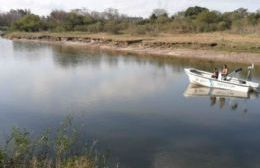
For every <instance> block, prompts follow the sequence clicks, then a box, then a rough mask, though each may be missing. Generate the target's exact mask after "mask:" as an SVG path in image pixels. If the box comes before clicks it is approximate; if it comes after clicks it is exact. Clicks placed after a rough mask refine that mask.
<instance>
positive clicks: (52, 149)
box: [0, 116, 115, 168]
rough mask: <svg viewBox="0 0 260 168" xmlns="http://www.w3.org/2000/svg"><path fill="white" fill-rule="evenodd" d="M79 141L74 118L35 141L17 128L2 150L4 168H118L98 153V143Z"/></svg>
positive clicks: (0, 166)
mask: <svg viewBox="0 0 260 168" xmlns="http://www.w3.org/2000/svg"><path fill="white" fill-rule="evenodd" d="M53 134H54V136H53ZM79 138H80V135H79V132H78V129H76V127H75V126H73V123H72V118H71V117H70V116H69V117H67V118H66V119H65V120H64V121H63V122H62V123H61V125H60V127H59V128H58V129H57V131H55V132H51V131H50V130H46V131H44V132H43V133H42V134H41V135H40V136H39V137H35V138H33V137H32V136H31V135H30V133H29V132H28V131H26V130H23V129H19V128H13V129H12V133H11V135H10V138H8V140H7V141H6V145H5V146H4V147H0V168H4V167H12V168H105V167H106V168H109V167H115V165H114V166H112V164H111V163H108V156H107V155H104V154H100V153H99V152H98V151H97V149H96V143H97V142H96V141H94V142H93V143H82V141H81V140H80V139H79ZM82 144H83V146H82ZM79 145H81V146H79Z"/></svg>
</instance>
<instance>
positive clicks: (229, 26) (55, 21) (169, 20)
mask: <svg viewBox="0 0 260 168" xmlns="http://www.w3.org/2000/svg"><path fill="white" fill-rule="evenodd" d="M259 27H260V11H259V10H258V11H256V12H249V11H248V10H247V9H244V8H240V9H237V10H235V11H232V12H224V13H221V12H218V11H211V10H209V9H207V8H203V7H198V6H195V7H190V8H188V9H187V10H185V11H181V12H178V13H176V14H174V15H172V16H169V14H168V12H167V11H166V10H164V9H155V10H154V11H153V13H152V14H151V16H150V17H149V18H142V17H130V16H126V15H123V14H120V13H119V12H118V10H116V9H107V10H105V11H104V12H96V11H89V10H86V9H76V10H72V11H69V12H65V11H62V10H54V11H52V12H51V13H50V14H49V15H48V16H37V15H35V14H32V13H31V12H30V11H29V10H21V9H19V10H10V11H9V12H6V13H0V28H5V29H6V28H7V29H8V30H10V31H25V32H37V31H49V32H66V31H82V32H88V33H100V32H106V33H112V34H136V35H144V34H149V35H156V34H158V33H199V32H214V31H230V32H233V33H239V34H245V33H260V28H259Z"/></svg>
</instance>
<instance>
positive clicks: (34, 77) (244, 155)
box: [0, 39, 260, 168]
mask: <svg viewBox="0 0 260 168" xmlns="http://www.w3.org/2000/svg"><path fill="white" fill-rule="evenodd" d="M0 51H1V54H0V139H1V141H2V143H3V142H4V140H5V139H6V137H7V135H8V134H9V133H10V129H11V128H12V127H13V126H17V127H19V128H26V129H28V130H30V131H31V132H32V133H33V134H37V133H39V132H40V131H41V130H43V129H46V128H55V127H57V126H58V125H59V123H60V122H61V121H62V120H63V119H64V117H66V116H67V115H69V114H72V115H73V116H74V117H75V120H77V123H78V124H81V125H82V126H83V127H84V129H82V131H83V132H82V134H84V135H86V137H85V138H90V139H97V140H98V141H99V144H100V145H101V147H102V148H103V149H105V150H106V149H108V150H110V151H111V155H112V156H113V157H115V158H116V159H117V161H118V162H120V167H125V168H136V167H138V168H139V167H140V168H162V167H165V168H168V167H169V168H170V167H177V168H178V167H181V168H185V167H187V168H188V167H195V168H196V167H197V168H204V167H205V168H208V167H223V168H232V167H234V168H240V167H241V168H244V167H247V168H251V167H252V168H254V167H259V166H260V160H259V155H260V143H259V142H260V132H259V130H260V112H259V108H260V105H259V103H260V99H259V97H258V95H257V94H256V93H252V94H249V95H239V93H232V92H231V93H230V92H218V91H216V92H214V93H212V91H211V90H207V88H193V87H190V86H189V82H188V79H187V77H186V76H185V74H184V70H183V68H185V67H195V68H200V69H203V70H212V69H213V67H215V66H217V67H221V66H222V64H223V63H218V62H207V61H196V60H189V59H167V58H156V57H145V56H143V57H140V56H139V57H137V56H131V55H127V54H117V53H105V52H101V51H93V50H89V49H86V48H85V49H80V48H73V47H65V46H60V45H47V44H35V43H28V42H27V43H25V42H12V41H8V40H3V39H0ZM238 66H242V67H243V68H244V69H245V68H246V67H247V66H246V65H236V64H229V67H230V69H235V68H237V67H238ZM241 77H245V73H243V74H241ZM254 80H255V81H257V82H260V67H256V70H255V73H254ZM208 94H210V96H208ZM223 94H224V95H223Z"/></svg>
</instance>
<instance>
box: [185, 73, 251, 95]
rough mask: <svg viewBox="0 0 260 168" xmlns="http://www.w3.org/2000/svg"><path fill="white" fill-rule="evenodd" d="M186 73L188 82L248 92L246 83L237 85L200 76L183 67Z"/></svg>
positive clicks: (248, 88)
mask: <svg viewBox="0 0 260 168" xmlns="http://www.w3.org/2000/svg"><path fill="white" fill-rule="evenodd" d="M185 72H186V74H187V75H188V77H189V81H190V83H193V84H196V85H201V86H206V87H210V88H219V89H226V90H234V91H240V92H248V91H249V90H250V87H249V86H246V85H238V84H234V83H229V82H226V81H223V80H218V79H214V78H209V77H204V76H200V75H198V74H196V73H192V72H191V71H190V69H185Z"/></svg>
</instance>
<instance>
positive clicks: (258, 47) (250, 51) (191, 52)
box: [4, 32, 260, 65]
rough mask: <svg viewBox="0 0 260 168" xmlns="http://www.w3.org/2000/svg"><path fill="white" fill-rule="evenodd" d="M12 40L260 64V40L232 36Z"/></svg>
mask: <svg viewBox="0 0 260 168" xmlns="http://www.w3.org/2000/svg"><path fill="white" fill-rule="evenodd" d="M4 37H6V38H8V39H11V40H22V41H33V42H47V43H59V44H63V45H70V46H79V47H91V48H97V49H101V50H112V51H117V52H125V53H132V54H138V55H152V56H166V57H178V58H193V59H205V60H211V61H224V62H237V63H245V64H251V63H254V64H257V65H260V37H259V36H257V35H236V34H228V33H203V34H171V35H169V34H160V35H158V36H152V37H151V36H131V35H128V34H123V35H110V34H86V33H80V32H73V33H47V32H41V33H21V32H14V33H8V34H5V35H4Z"/></svg>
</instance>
